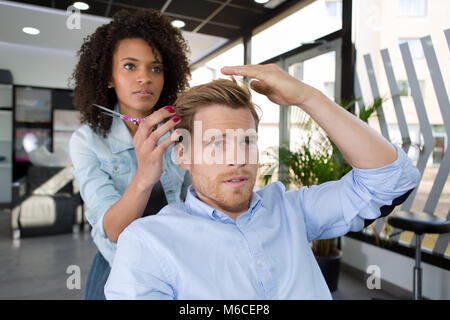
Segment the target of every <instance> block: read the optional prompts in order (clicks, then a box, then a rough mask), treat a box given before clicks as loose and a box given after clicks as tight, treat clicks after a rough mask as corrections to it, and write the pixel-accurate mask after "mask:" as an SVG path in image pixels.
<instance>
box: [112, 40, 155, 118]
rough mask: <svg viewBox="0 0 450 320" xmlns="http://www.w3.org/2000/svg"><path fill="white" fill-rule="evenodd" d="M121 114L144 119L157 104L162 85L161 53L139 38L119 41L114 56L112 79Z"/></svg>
mask: <svg viewBox="0 0 450 320" xmlns="http://www.w3.org/2000/svg"><path fill="white" fill-rule="evenodd" d="M109 85H110V86H112V87H113V88H114V90H116V94H117V99H118V102H119V108H120V112H121V113H124V114H125V115H128V116H138V117H145V116H147V115H149V114H150V113H151V110H152V109H153V107H154V106H155V104H156V103H157V102H158V99H159V96H160V94H161V91H162V89H163V86H164V71H163V61H162V57H161V54H160V53H159V52H158V50H156V49H155V48H152V47H150V46H149V45H148V43H147V42H146V41H144V40H143V39H140V38H130V39H123V40H121V41H119V43H118V45H117V48H116V51H115V52H114V55H113V66H112V80H111V82H110V83H109Z"/></svg>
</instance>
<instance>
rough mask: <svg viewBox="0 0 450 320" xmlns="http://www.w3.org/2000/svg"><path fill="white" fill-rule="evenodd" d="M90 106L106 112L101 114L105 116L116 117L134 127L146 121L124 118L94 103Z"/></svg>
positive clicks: (143, 119)
mask: <svg viewBox="0 0 450 320" xmlns="http://www.w3.org/2000/svg"><path fill="white" fill-rule="evenodd" d="M92 105H93V106H96V107H97V108H100V109H102V110H104V111H106V112H102V113H103V114H106V115H108V116H110V117H117V118H120V119H122V120H125V121H130V122H133V123H134V124H135V125H136V126H139V124H140V123H141V122H143V121H145V120H146V118H136V117H128V116H124V115H123V114H121V113H118V112H115V111H113V110H111V109H108V108H105V107H103V106H101V105H98V104H95V103H93V104H92Z"/></svg>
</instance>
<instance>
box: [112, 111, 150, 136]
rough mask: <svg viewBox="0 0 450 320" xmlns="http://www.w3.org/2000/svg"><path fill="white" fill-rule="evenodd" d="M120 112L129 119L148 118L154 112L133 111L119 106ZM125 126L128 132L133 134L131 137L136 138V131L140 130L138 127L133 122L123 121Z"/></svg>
mask: <svg viewBox="0 0 450 320" xmlns="http://www.w3.org/2000/svg"><path fill="white" fill-rule="evenodd" d="M119 112H120V113H121V114H123V115H124V116H127V117H135V118H146V117H148V116H149V115H150V114H152V111H140V110H133V109H131V108H127V107H125V106H123V105H121V104H119ZM123 121H124V123H125V125H126V126H127V128H128V131H129V132H130V134H131V137H134V135H135V134H136V131H137V129H138V126H137V125H135V124H134V123H133V122H131V121H125V120H123Z"/></svg>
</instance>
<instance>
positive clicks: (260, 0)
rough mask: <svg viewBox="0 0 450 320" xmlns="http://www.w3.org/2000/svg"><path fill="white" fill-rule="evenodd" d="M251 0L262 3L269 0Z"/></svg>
mask: <svg viewBox="0 0 450 320" xmlns="http://www.w3.org/2000/svg"><path fill="white" fill-rule="evenodd" d="M253 1H255V2H256V3H259V4H264V3H267V2H269V0H253Z"/></svg>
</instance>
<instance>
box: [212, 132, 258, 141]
mask: <svg viewBox="0 0 450 320" xmlns="http://www.w3.org/2000/svg"><path fill="white" fill-rule="evenodd" d="M226 135H227V134H226V133H222V135H221V136H220V135H217V136H210V137H209V139H205V140H203V142H210V141H212V139H213V138H214V140H216V138H218V137H220V138H225V137H226ZM245 136H246V137H249V138H256V139H258V134H254V133H250V134H246V135H245Z"/></svg>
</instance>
